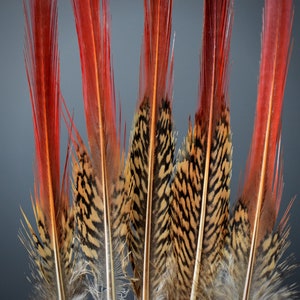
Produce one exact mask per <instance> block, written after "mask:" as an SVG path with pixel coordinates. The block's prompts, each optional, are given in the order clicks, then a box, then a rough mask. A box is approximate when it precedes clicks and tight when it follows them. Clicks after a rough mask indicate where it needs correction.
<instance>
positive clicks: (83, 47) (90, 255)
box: [72, 0, 126, 299]
mask: <svg viewBox="0 0 300 300" xmlns="http://www.w3.org/2000/svg"><path fill="white" fill-rule="evenodd" d="M72 3H73V10H74V15H75V21H76V29H77V36H78V44H79V49H80V60H81V69H82V75H83V76H82V85H83V99H84V109H85V117H86V125H87V134H88V141H89V147H90V155H89V153H88V151H87V150H86V149H85V147H84V145H83V143H82V141H80V138H79V136H78V135H77V140H79V143H77V144H76V143H75V144H76V148H77V156H78V162H77V163H75V168H76V170H75V172H74V180H75V182H76V185H75V198H76V208H77V210H76V221H77V223H78V228H79V235H80V239H81V248H82V251H83V253H84V255H85V257H86V259H87V262H88V264H89V266H90V269H91V272H92V274H93V276H92V279H91V285H90V291H91V293H92V294H93V295H94V297H96V298H98V297H100V298H107V299H117V298H119V297H124V295H125V294H126V289H125V288H124V282H123V281H124V276H123V274H122V271H121V261H120V255H119V254H118V253H117V249H118V244H119V239H118V238H117V237H116V236H115V233H114V232H115V230H114V224H115V222H116V221H115V220H114V216H115V217H116V214H115V213H114V212H113V210H114V209H116V208H115V206H118V203H117V202H118V197H117V195H116V193H114V190H115V185H116V184H118V182H119V170H120V165H121V157H120V142H119V136H118V133H117V130H116V108H115V97H114V83H113V77H112V66H111V56H110V31H109V23H110V21H109V7H108V3H107V1H101V3H100V2H99V1H98V0H91V1H77V0H74V1H72Z"/></svg>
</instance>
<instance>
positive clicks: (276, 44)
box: [20, 0, 298, 300]
mask: <svg viewBox="0 0 300 300" xmlns="http://www.w3.org/2000/svg"><path fill="white" fill-rule="evenodd" d="M72 5H73V12H74V17H75V23H76V30H77V36H78V45H79V50H80V61H81V70H82V86H83V101H84V111H85V118H86V126H87V137H88V145H85V144H84V142H83V140H82V138H81V137H80V134H79V131H78V130H77V129H76V127H75V124H74V122H73V120H72V118H71V117H70V114H69V112H68V110H67V108H66V109H65V111H64V113H63V112H62V109H61V106H62V103H63V104H64V102H63V100H62V97H61V93H60V87H59V58H58V45H57V2H56V1H55V0H30V1H29V3H28V5H26V4H25V5H24V7H25V20H26V24H25V29H26V44H25V63H26V70H27V77H28V82H29V91H30V97H31V103H32V112H33V125H34V136H35V149H36V169H35V189H34V191H35V192H34V199H33V209H34V213H35V219H36V227H37V230H35V229H34V226H32V225H31V224H30V222H29V220H28V219H27V217H26V216H25V214H24V213H23V212H22V213H23V217H24V223H25V224H24V226H23V227H24V230H23V231H22V232H23V233H21V235H20V238H21V241H22V242H23V243H24V245H25V247H26V249H27V250H28V252H29V255H30V258H31V260H32V267H33V270H32V280H33V284H34V288H35V296H36V298H37V299H49V298H50V299H87V298H89V297H92V298H93V299H129V298H130V297H134V298H136V299H144V300H146V299H244V300H246V299H296V298H297V295H298V294H297V292H296V287H295V286H294V285H287V284H286V283H285V281H284V279H285V276H286V275H288V274H289V273H290V272H291V271H292V269H293V268H294V266H293V265H292V264H289V262H288V261H284V260H282V256H283V253H284V251H285V250H286V248H287V247H288V244H289V242H288V234H289V227H288V225H287V223H288V215H289V209H290V207H289V208H288V209H287V212H286V214H285V215H284V216H283V218H282V220H281V221H280V222H279V225H276V220H277V216H278V210H279V206H280V200H281V195H282V187H283V179H282V155H281V148H280V134H281V110H282V103H283V96H284V87H285V81H286V76H287V66H288V62H289V54H290V37H291V29H292V19H293V3H292V0H286V1H276V0H266V1H265V8H264V14H263V30H262V52H261V65H260V75H259V85H258V97H257V108H256V117H255V123H254V131H253V138H252V144H251V148H250V152H249V158H248V163H247V168H246V173H245V178H244V185H243V188H242V192H241V194H240V196H239V198H238V201H237V202H236V204H235V205H234V207H233V208H232V209H230V180H231V167H232V143H231V128H230V109H229V97H228V86H229V74H228V73H229V72H228V66H229V53H230V39H231V31H232V26H233V1H232V0H224V1H217V0H212V1H210V0H206V1H204V25H203V38H202V54H201V69H200V70H201V72H200V83H199V100H198V108H197V111H196V113H195V118H194V122H193V123H192V122H191V121H190V124H189V128H188V132H187V134H186V137H185V139H184V142H183V144H182V146H181V147H180V149H179V151H178V153H177V154H176V153H175V131H174V125H173V117H172V104H173V101H172V94H173V91H172V90H173V61H174V54H173V49H172V48H171V47H170V44H171V41H170V40H171V33H172V6H173V1H172V0H144V40H143V45H142V55H141V65H140V91H139V100H138V104H137V111H136V114H135V117H134V121H133V129H132V132H131V137H130V144H129V150H128V153H127V155H125V153H124V150H123V149H122V147H121V145H120V132H119V131H118V129H117V128H120V122H121V121H120V120H117V117H116V104H115V92H114V80H113V71H112V62H111V49H110V47H111V45H110V14H109V3H108V1H107V0H101V1H99V0H72ZM61 115H63V116H66V117H65V120H66V126H67V128H68V129H69V135H70V145H71V144H72V148H73V149H74V151H72V152H71V153H72V179H71V181H70V179H69V172H68V170H69V163H68V161H69V159H68V157H69V152H70V151H71V150H69V149H68V151H67V155H66V162H65V166H64V173H63V175H62V176H60V155H59V153H60V118H61ZM117 122H119V124H118V123H117ZM70 182H71V183H72V189H71V188H70V186H71V184H70ZM70 195H72V196H70ZM132 295H133V296H132Z"/></svg>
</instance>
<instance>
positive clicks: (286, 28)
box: [220, 0, 295, 299]
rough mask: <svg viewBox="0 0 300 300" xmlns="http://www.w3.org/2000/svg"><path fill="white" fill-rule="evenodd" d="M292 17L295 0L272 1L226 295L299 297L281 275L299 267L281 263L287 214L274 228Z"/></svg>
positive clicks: (266, 19)
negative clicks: (283, 103) (285, 284)
mask: <svg viewBox="0 0 300 300" xmlns="http://www.w3.org/2000/svg"><path fill="white" fill-rule="evenodd" d="M292 16H293V7H292V1H285V2H281V1H279V2H278V1H269V0H267V1H266V3H265V10H264V23H263V34H262V52H261V53H262V54H261V65H260V77H259V87H258V98H257V107H256V119H255V124H254V131H253V138H252V144H251V149H250V153H249V159H248V165H247V171H246V176H245V183H244V187H243V191H242V194H241V197H240V199H239V201H238V203H237V204H236V207H235V209H234V211H233V215H232V219H231V224H230V234H229V235H228V237H227V244H228V245H227V247H226V250H225V253H226V254H225V259H224V261H226V263H225V265H227V267H226V268H225V269H222V271H221V273H223V274H225V273H226V274H227V276H225V277H224V276H223V280H224V278H225V281H227V282H228V283H229V282H231V283H230V284H228V285H227V286H226V287H227V288H226V292H225V290H224V293H223V294H221V295H220V297H221V296H222V297H230V298H232V297H236V298H242V299H287V298H288V299H292V298H293V297H295V291H294V290H293V289H292V288H291V287H290V286H284V285H283V284H282V282H283V280H284V276H282V275H280V274H288V272H287V271H288V270H289V269H292V268H293V266H290V268H289V267H287V265H286V264H285V263H283V264H280V258H281V257H282V255H283V252H284V251H285V249H286V247H287V237H288V232H289V230H288V228H287V227H286V222H287V218H288V217H287V213H286V216H285V217H284V218H283V219H282V221H281V223H280V225H279V226H278V228H277V229H276V228H275V229H274V225H275V221H276V218H277V215H278V211H279V204H280V200H281V194H282V187H283V179H282V161H281V160H282V158H281V153H280V152H281V150H280V132H281V129H280V127H281V110H282V102H283V93H284V86H285V81H286V74H287V66H288V59H289V48H290V35H291V27H292V19H293V18H292ZM221 273H220V274H221ZM238 278H243V280H238Z"/></svg>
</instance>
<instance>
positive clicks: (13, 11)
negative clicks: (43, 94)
mask: <svg viewBox="0 0 300 300" xmlns="http://www.w3.org/2000/svg"><path fill="white" fill-rule="evenodd" d="M295 2H296V1H295ZM142 3H143V1H137V0H135V1H129V0H128V1H124V0H112V3H111V14H112V56H113V63H114V72H115V85H116V95H117V101H118V102H119V101H120V102H121V103H122V117H123V120H126V122H127V128H130V126H131V122H132V118H133V113H134V110H135V107H136V101H137V95H138V79H139V76H138V71H139V58H140V54H139V53H140V45H141V41H142V31H143V4H142ZM298 4H299V3H295V5H298ZM202 5H203V4H202V1H180V0H174V12H173V28H174V30H175V31H176V41H175V83H174V120H175V125H176V130H178V143H179V144H181V142H182V139H183V136H184V134H185V133H186V130H187V125H188V117H189V115H191V116H193V114H194V110H195V107H196V103H197V94H198V80H199V53H200V44H201V37H202V20H203V19H202ZM262 7H263V1H262V0H259V1H258V0H255V1H246V0H240V1H238V0H237V1H236V3H235V17H234V27H233V35H232V46H231V59H230V61H231V67H230V69H231V70H230V75H231V76H230V88H229V94H230V106H231V113H232V114H231V122H232V131H233V145H234V149H233V174H232V201H234V200H236V198H237V194H238V186H239V182H241V181H242V174H243V171H244V168H245V163H246V159H247V153H248V149H249V144H250V139H251V135H252V126H253V118H254V109H255V102H256V95H257V81H258V74H259V59H260V33H261V23H262V22H261V19H262ZM23 27H24V18H23V6H22V1H20V0H10V1H1V4H0V41H1V42H0V43H1V44H0V94H1V96H0V101H1V109H0V141H1V147H0V191H1V207H2V208H1V209H0V230H1V233H0V234H1V246H0V249H1V250H0V251H1V252H0V254H1V255H0V260H1V261H0V266H1V269H2V271H1V280H0V295H1V296H0V298H1V299H27V298H28V294H29V293H30V290H31V288H30V284H29V283H28V281H27V279H26V276H27V274H29V268H28V262H29V260H28V257H27V253H26V251H25V249H24V248H23V246H22V245H21V243H20V242H19V240H18V238H17V234H18V230H19V228H20V218H21V213H20V206H22V208H23V209H24V210H25V212H26V213H27V214H28V216H29V219H30V220H32V221H33V215H32V209H31V203H30V194H31V192H32V191H33V159H34V149H33V129H32V121H31V107H30V101H29V92H28V88H27V80H26V75H25V68H24V63H23V41H24V29H23ZM59 33H60V34H59V49H60V58H61V88H62V93H63V95H64V97H65V99H66V101H67V103H68V106H69V108H70V109H71V111H74V115H75V123H76V124H77V126H78V128H79V130H80V132H81V133H83V134H84V132H85V125H84V119H83V109H82V94H81V78H80V66H79V54H78V47H77V40H76V35H75V25H74V20H73V15H72V9H71V5H70V2H69V1H67V0H61V1H59ZM293 37H294V47H293V52H292V56H291V62H290V68H289V74H288V78H287V85H286V92H285V103H284V110H283V129H282V144H283V151H284V182H285V185H284V192H283V199H282V205H281V208H282V209H281V212H280V214H281V215H282V213H283V211H284V210H285V208H286V207H287V205H288V203H289V201H290V200H291V198H293V197H294V196H295V195H297V194H299V192H300V175H299V172H300V157H299V154H300V139H299V136H300V133H299V130H300V98H299V91H300V60H299V58H300V7H299V5H298V7H297V6H296V7H295V16H294V29H293ZM62 127H63V126H62ZM128 135H129V130H127V139H128ZM62 139H63V140H64V141H65V140H66V133H65V130H64V128H63V136H62ZM62 153H64V151H62ZM299 201H300V200H299V197H297V198H296V200H295V203H294V206H293V208H292V211H291V219H290V224H291V236H290V237H291V241H292V245H291V247H290V248H289V250H288V253H289V254H290V253H292V252H293V253H294V254H295V257H296V261H298V262H299V261H300V242H299V239H298V236H299V230H300V229H299V227H300V226H299V215H300V202H299ZM299 279H300V271H299V270H298V271H297V272H296V273H295V274H294V276H293V280H294V281H295V282H299Z"/></svg>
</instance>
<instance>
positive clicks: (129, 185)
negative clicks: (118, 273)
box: [121, 0, 174, 299]
mask: <svg viewBox="0 0 300 300" xmlns="http://www.w3.org/2000/svg"><path fill="white" fill-rule="evenodd" d="M144 7H145V23H144V43H143V57H142V60H141V74H140V100H139V107H138V111H137V113H136V117H135V120H134V125H133V126H134V127H133V132H132V137H131V145H130V150H129V153H128V159H127V161H126V166H125V171H124V180H125V182H124V196H123V201H124V202H125V203H126V205H124V209H123V211H122V212H121V215H122V216H124V217H122V219H123V220H124V222H123V225H121V226H122V228H123V229H122V230H121V233H122V235H125V236H126V240H127V246H128V256H129V261H130V265H131V268H132V271H133V279H132V285H133V289H134V291H135V293H136V295H137V297H138V298H139V299H140V298H141V299H153V298H157V297H158V295H159V293H162V292H163V282H162V280H161V279H160V278H161V277H162V274H164V273H165V271H166V257H167V253H168V247H169V234H168V227H169V224H168V222H169V215H168V208H169V202H170V200H169V193H170V191H169V186H168V183H169V180H170V177H171V174H172V169H173V153H174V138H173V132H172V116H171V86H172V62H171V64H169V55H170V54H169V48H170V35H171V12H172V1H152V0H151V1H147V0H145V1H144ZM172 61H173V59H172ZM168 69H169V74H168ZM163 281H164V280H163Z"/></svg>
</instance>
